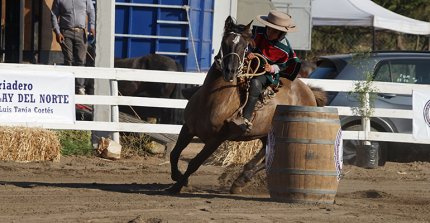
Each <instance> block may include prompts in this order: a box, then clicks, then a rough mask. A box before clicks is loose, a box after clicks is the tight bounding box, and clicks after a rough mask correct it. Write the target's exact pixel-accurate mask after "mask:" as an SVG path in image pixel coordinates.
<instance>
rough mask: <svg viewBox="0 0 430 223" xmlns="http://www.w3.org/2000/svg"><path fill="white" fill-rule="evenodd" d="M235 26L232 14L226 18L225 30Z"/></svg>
mask: <svg viewBox="0 0 430 223" xmlns="http://www.w3.org/2000/svg"><path fill="white" fill-rule="evenodd" d="M233 26H234V20H233V18H232V17H231V16H228V17H227V19H226V20H225V24H224V31H225V30H229V29H230V28H231V27H233Z"/></svg>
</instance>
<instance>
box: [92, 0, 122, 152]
mask: <svg viewBox="0 0 430 223" xmlns="http://www.w3.org/2000/svg"><path fill="white" fill-rule="evenodd" d="M96 15H97V16H96V20H97V21H96V44H97V47H96V58H95V62H96V67H113V66H114V41H115V36H114V35H115V0H97V12H96ZM101 55H103V56H101ZM117 89H118V87H117V83H116V81H110V80H99V79H96V80H95V81H94V93H95V94H96V95H118V90H117ZM113 115H115V116H116V118H113ZM94 121H118V106H113V107H112V109H111V107H110V106H107V105H96V106H94ZM100 137H110V138H111V139H113V140H114V141H115V142H118V143H119V133H118V132H116V133H114V134H112V133H110V132H101V131H93V145H97V144H98V139H99V138H100Z"/></svg>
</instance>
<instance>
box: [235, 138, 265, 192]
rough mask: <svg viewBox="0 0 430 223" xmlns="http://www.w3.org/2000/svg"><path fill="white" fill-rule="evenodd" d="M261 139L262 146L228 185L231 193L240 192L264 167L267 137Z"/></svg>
mask: <svg viewBox="0 0 430 223" xmlns="http://www.w3.org/2000/svg"><path fill="white" fill-rule="evenodd" d="M261 141H262V142H263V147H262V148H261V149H260V151H259V152H258V153H257V154H256V155H255V156H254V157H253V158H252V159H251V160H250V161H249V162H248V163H247V164H245V166H244V167H243V171H242V173H241V174H240V175H239V177H238V178H237V179H236V180H235V181H234V182H233V184H232V185H231V187H230V193H231V194H238V193H241V192H242V189H243V188H244V187H245V186H246V185H247V184H248V183H249V182H250V181H251V179H252V178H253V177H254V175H255V174H257V173H258V172H259V171H260V170H263V169H264V168H265V162H264V157H265V155H266V141H267V137H265V138H262V139H261Z"/></svg>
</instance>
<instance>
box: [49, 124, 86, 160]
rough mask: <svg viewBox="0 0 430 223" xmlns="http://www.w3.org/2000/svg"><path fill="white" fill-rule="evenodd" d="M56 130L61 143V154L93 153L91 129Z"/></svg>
mask: <svg viewBox="0 0 430 223" xmlns="http://www.w3.org/2000/svg"><path fill="white" fill-rule="evenodd" d="M56 132H57V134H58V138H59V139H60V143H61V155H64V156H68V155H84V156H90V155H93V154H94V149H93V146H92V143H91V131H81V130H60V131H56Z"/></svg>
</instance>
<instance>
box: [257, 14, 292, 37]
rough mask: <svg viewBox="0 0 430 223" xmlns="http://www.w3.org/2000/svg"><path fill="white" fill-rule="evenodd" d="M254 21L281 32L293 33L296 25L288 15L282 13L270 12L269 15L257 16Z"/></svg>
mask: <svg viewBox="0 0 430 223" xmlns="http://www.w3.org/2000/svg"><path fill="white" fill-rule="evenodd" d="M256 19H257V20H258V21H259V22H261V23H262V24H263V25H266V26H269V27H271V28H274V29H277V30H279V31H282V32H295V31H296V25H295V24H294V21H293V19H292V18H291V16H290V15H287V14H285V13H283V12H280V11H276V10H271V11H270V12H269V15H267V16H266V15H259V16H257V17H256Z"/></svg>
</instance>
